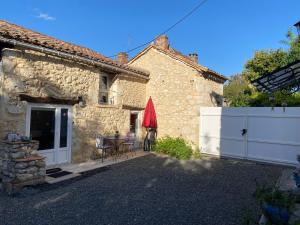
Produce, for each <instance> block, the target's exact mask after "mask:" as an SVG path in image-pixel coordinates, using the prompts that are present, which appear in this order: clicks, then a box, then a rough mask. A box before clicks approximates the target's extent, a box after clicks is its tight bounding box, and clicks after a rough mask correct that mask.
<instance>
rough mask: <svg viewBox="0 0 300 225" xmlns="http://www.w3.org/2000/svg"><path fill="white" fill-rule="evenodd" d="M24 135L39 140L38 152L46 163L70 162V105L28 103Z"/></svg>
mask: <svg viewBox="0 0 300 225" xmlns="http://www.w3.org/2000/svg"><path fill="white" fill-rule="evenodd" d="M27 121H28V122H27V128H26V135H28V136H29V135H30V136H31V137H32V139H33V140H38V141H39V143H40V144H39V149H38V151H39V154H40V155H42V156H44V157H46V164H47V165H53V164H60V163H67V162H70V155H71V154H70V151H71V148H70V142H71V141H70V138H71V134H70V132H71V128H72V127H71V107H69V106H65V107H63V106H51V105H46V106H44V105H37V104H34V105H29V106H28V109H27Z"/></svg>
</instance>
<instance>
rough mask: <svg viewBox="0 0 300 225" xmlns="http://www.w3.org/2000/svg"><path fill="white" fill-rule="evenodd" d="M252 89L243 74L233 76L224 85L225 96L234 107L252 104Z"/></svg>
mask: <svg viewBox="0 0 300 225" xmlns="http://www.w3.org/2000/svg"><path fill="white" fill-rule="evenodd" d="M251 94H252V91H251V89H250V87H249V82H248V80H247V79H245V76H243V75H242V74H237V75H235V76H232V77H231V78H230V79H229V81H228V83H226V84H225V86H224V97H225V99H226V100H227V101H228V103H229V105H230V106H232V107H239V106H250V96H251Z"/></svg>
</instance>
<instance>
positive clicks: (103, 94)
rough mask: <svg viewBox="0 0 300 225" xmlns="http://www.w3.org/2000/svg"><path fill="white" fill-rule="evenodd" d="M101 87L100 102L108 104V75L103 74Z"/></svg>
mask: <svg viewBox="0 0 300 225" xmlns="http://www.w3.org/2000/svg"><path fill="white" fill-rule="evenodd" d="M99 88H100V96H99V103H100V104H108V98H109V96H108V94H109V83H108V76H107V75H101V77H100V87H99Z"/></svg>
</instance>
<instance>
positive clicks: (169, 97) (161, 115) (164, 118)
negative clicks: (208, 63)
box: [130, 48, 223, 147]
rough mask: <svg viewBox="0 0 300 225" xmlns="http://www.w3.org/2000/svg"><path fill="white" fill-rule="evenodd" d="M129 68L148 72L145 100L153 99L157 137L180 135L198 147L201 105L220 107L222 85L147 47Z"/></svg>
mask: <svg viewBox="0 0 300 225" xmlns="http://www.w3.org/2000/svg"><path fill="white" fill-rule="evenodd" d="M130 65H133V66H137V67H140V68H143V69H146V70H147V71H149V72H150V80H149V82H148V83H147V87H146V97H147V98H149V97H150V96H151V97H152V99H153V102H154V105H155V109H156V113H157V120H158V126H159V127H158V136H159V137H163V136H166V135H169V136H174V137H178V136H181V137H183V138H185V139H186V140H188V141H190V142H191V143H192V144H193V145H194V147H196V146H197V145H198V144H199V123H200V117H199V112H200V107H201V106H220V104H221V101H222V99H220V97H222V95H223V82H216V81H214V80H211V79H206V78H204V76H203V74H202V73H201V72H199V71H198V70H196V69H194V68H193V67H191V66H189V65H187V64H186V63H184V62H182V61H180V60H176V59H174V58H172V57H170V56H169V55H167V54H164V53H162V52H160V51H158V50H156V49H155V48H150V49H149V50H147V52H145V53H144V54H142V55H141V56H140V57H138V58H136V59H134V60H133V61H131V62H130Z"/></svg>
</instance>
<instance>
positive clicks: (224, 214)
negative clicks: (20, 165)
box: [0, 154, 284, 225]
mask: <svg viewBox="0 0 300 225" xmlns="http://www.w3.org/2000/svg"><path fill="white" fill-rule="evenodd" d="M283 168H284V167H282V166H275V165H267V164H258V163H254V162H249V161H239V160H229V159H214V158H206V157H204V158H203V159H201V160H190V161H179V160H176V159H171V158H169V157H165V156H159V155H154V154H153V155H147V156H144V157H140V158H136V159H132V160H129V161H125V162H121V163H119V164H115V165H112V166H110V167H107V168H104V169H100V170H96V171H93V172H91V173H86V174H83V175H82V176H81V177H79V178H75V179H73V180H70V181H67V182H64V183H59V184H55V185H41V186H37V187H28V188H26V189H24V190H23V191H22V192H21V193H20V194H18V195H15V196H14V197H7V196H5V195H3V194H1V195H0V203H1V204H0V224H7V225H10V224H202V225H206V224H207V225H213V224H218V225H222V224H226V225H230V224H235V225H236V224H242V221H243V219H244V215H245V213H249V210H251V214H252V215H253V216H254V218H256V217H258V216H259V209H258V206H257V204H256V201H255V200H254V198H253V197H252V194H253V192H254V190H255V180H257V181H258V182H259V183H268V184H270V183H274V182H276V180H277V179H278V177H279V176H280V174H281V171H282V170H283ZM37 215H38V216H37Z"/></svg>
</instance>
